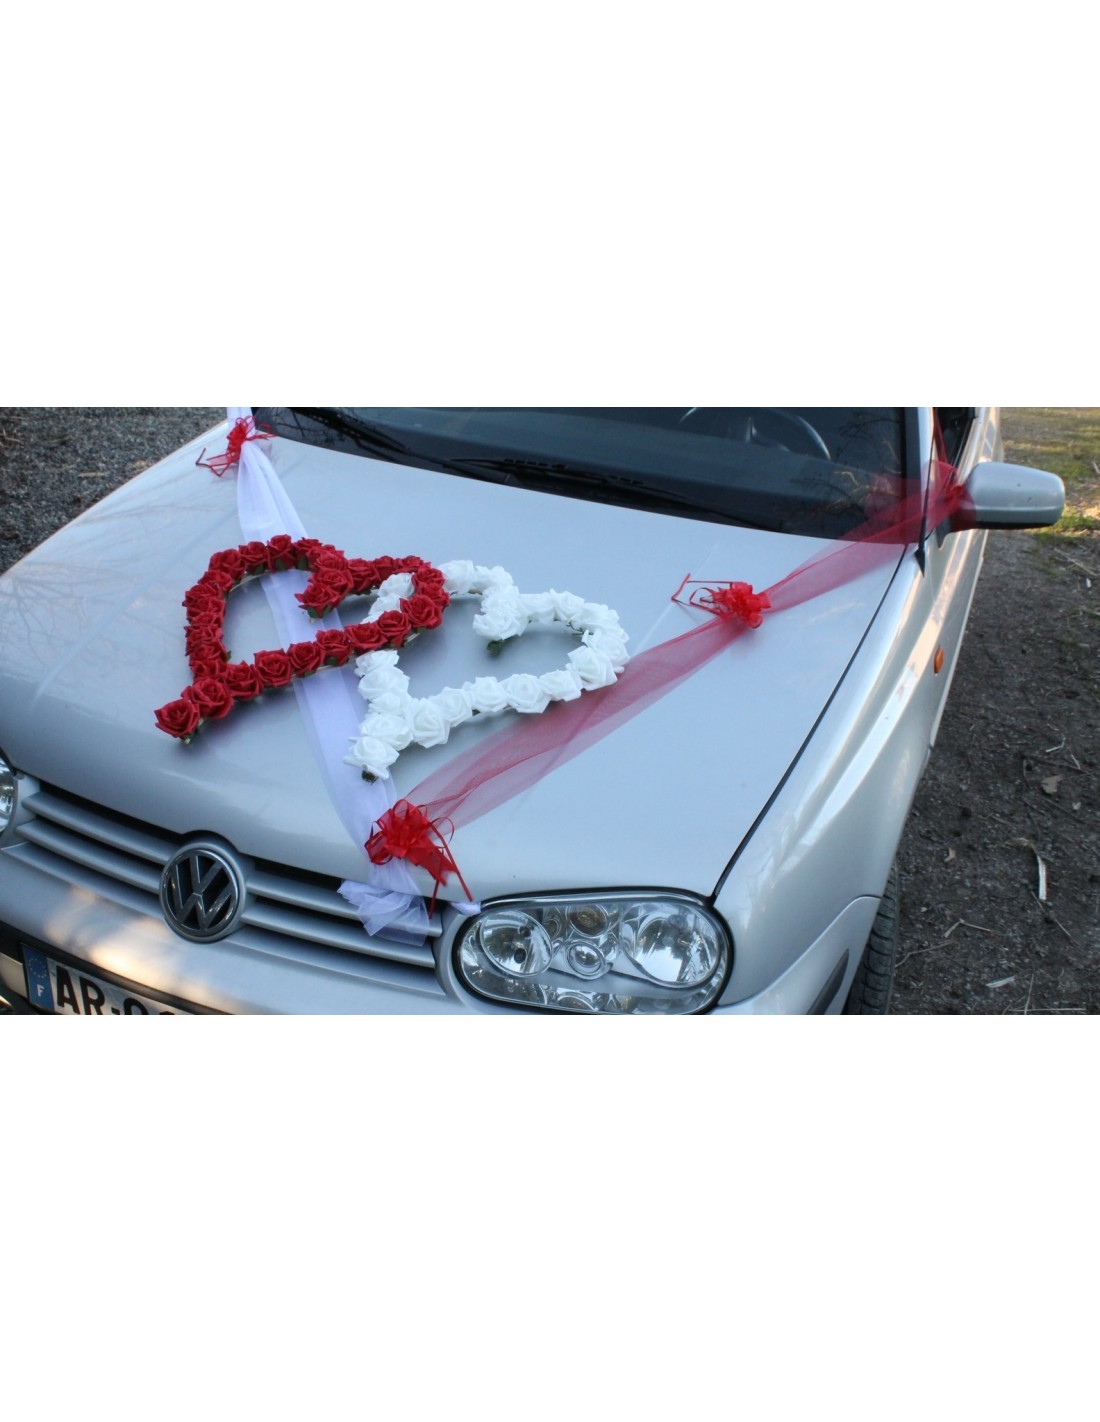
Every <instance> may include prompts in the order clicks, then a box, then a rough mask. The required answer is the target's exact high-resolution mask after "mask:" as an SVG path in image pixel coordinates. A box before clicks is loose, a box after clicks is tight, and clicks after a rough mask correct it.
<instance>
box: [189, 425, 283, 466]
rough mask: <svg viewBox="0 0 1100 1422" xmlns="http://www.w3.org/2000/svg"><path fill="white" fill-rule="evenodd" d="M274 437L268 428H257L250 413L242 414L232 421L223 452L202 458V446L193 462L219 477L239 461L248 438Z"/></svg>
mask: <svg viewBox="0 0 1100 1422" xmlns="http://www.w3.org/2000/svg"><path fill="white" fill-rule="evenodd" d="M274 438H275V436H274V435H273V434H272V433H271V432H270V430H258V429H257V428H256V425H255V422H254V420H253V419H252V416H251V415H242V416H241V418H240V419H239V420H235V421H234V424H233V428H232V429H231V430H230V431H229V435H228V438H227V439H226V448H225V453H224V454H215V455H214V457H213V459H203V457H202V455H203V454H205V453H206V449H205V447H204V448H203V451H202V454H200V455H199V457H198V459H196V460H195V463H196V464H197V465H198V467H199V468H200V469H209V470H210V472H211V473H212V474H216V475H217V476H218V478H219V479H220V478H221V477H222V475H223V474H224V473H225V471H226V470H227V469H231V468H232V467H233V465H234V464H236V463H238V462H239V460H240V457H241V450H242V449H243V448H244V446H245V445H246V444H247V443H248V441H249V440H254V439H274Z"/></svg>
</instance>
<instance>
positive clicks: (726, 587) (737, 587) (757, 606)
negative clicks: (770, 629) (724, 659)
mask: <svg viewBox="0 0 1100 1422" xmlns="http://www.w3.org/2000/svg"><path fill="white" fill-rule="evenodd" d="M686 587H694V588H695V591H694V592H693V593H692V594H691V596H690V597H689V598H688V599H687V601H686V602H685V601H684V599H683V598H682V597H681V596H680V594H681V593H682V592H683V590H684V589H685V588H686ZM672 601H673V602H678V603H679V604H680V605H681V607H698V608H700V609H701V610H702V611H703V612H709V613H712V614H713V615H714V616H715V617H736V618H738V619H739V621H741V622H743V623H744V624H745V626H746V627H759V626H760V624H761V623H762V622H763V621H764V616H763V614H764V613H765V612H768V611H770V609H771V602H770V600H769V598H768V594H767V593H758V592H753V590H752V584H751V583H718V584H717V585H716V586H714V587H711V586H710V584H709V583H703V582H696V581H695V580H694V579H693V578H692V577H691V574H690V573H689V574H688V576H687V577H686V578H685V579H684V581H683V582H682V583H681V584H680V586H679V587H678V588H677V589H676V591H675V593H674V594H673V597H672Z"/></svg>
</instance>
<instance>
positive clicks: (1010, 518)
mask: <svg viewBox="0 0 1100 1422" xmlns="http://www.w3.org/2000/svg"><path fill="white" fill-rule="evenodd" d="M1065 506H1066V490H1065V486H1064V485H1063V483H1062V481H1061V479H1059V478H1058V476H1057V474H1047V473H1045V472H1044V471H1043V470H1042V469H1028V468H1027V467H1026V465H1023V464H992V463H990V464H976V465H975V466H974V468H973V470H972V471H971V474H970V478H969V479H968V480H967V481H966V484H965V485H964V486H963V496H962V502H961V503H960V505H959V507H958V508H957V509H956V510H955V512H954V514H952V516H951V529H952V532H959V531H960V530H962V529H967V528H1049V526H1050V525H1051V524H1052V523H1057V522H1058V520H1059V519H1060V518H1061V517H1062V511H1063V510H1064V508H1065Z"/></svg>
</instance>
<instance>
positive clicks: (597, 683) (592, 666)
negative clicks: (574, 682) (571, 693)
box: [569, 647, 615, 691]
mask: <svg viewBox="0 0 1100 1422" xmlns="http://www.w3.org/2000/svg"><path fill="white" fill-rule="evenodd" d="M569 664H570V666H571V667H572V668H573V670H574V671H575V672H576V673H577V676H578V677H579V679H580V683H581V686H582V687H583V688H584V689H585V691H596V690H598V689H599V688H600V687H601V686H610V685H611V684H612V682H613V681H614V680H615V669H614V667H613V666H612V665H611V660H610V658H608V657H605V656H604V654H603V653H602V652H597V651H596V649H595V647H578V648H577V649H576V651H575V652H570V653H569Z"/></svg>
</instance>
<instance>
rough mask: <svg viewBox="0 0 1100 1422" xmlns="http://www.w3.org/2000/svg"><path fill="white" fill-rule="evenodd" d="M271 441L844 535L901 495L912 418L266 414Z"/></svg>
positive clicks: (784, 412)
mask: <svg viewBox="0 0 1100 1422" xmlns="http://www.w3.org/2000/svg"><path fill="white" fill-rule="evenodd" d="M256 418H257V422H258V423H259V424H261V425H265V426H267V427H268V428H269V429H271V430H272V431H273V432H274V433H276V434H279V435H283V436H286V437H288V438H291V439H297V440H304V441H306V442H308V443H313V444H317V445H321V446H323V447H326V448H331V449H338V450H343V451H347V452H353V453H358V454H362V455H367V456H370V457H373V458H379V459H385V460H387V461H389V462H391V463H395V464H407V465H417V466H421V467H427V468H434V469H439V470H441V471H443V472H445V473H448V474H451V475H455V476H457V477H460V478H467V479H480V480H490V481H493V482H497V483H500V484H505V485H513V486H517V487H523V488H529V489H538V490H542V491H544V492H548V493H553V494H559V495H562V496H563V497H568V498H578V499H593V500H598V501H600V502H603V503H618V504H624V505H628V506H630V507H634V508H647V509H654V510H657V511H660V512H663V513H670V514H673V515H678V516H681V517H685V518H702V519H710V520H713V521H715V522H729V523H742V524H746V525H749V526H751V527H758V528H765V529H770V530H775V531H780V532H788V533H802V534H811V535H815V536H818V537H827V538H840V537H843V536H844V535H845V534H848V533H850V532H851V531H852V530H853V529H855V528H857V527H858V526H859V525H860V524H861V523H863V522H864V521H865V519H866V518H867V517H868V515H869V514H870V513H875V512H879V511H880V510H881V508H882V504H883V500H884V498H885V499H889V498H890V497H900V495H901V492H902V488H903V481H904V479H905V476H906V467H905V457H904V449H905V412H904V411H903V410H901V409H896V408H891V407H883V408H871V407H862V406H853V407H839V406H824V407H813V408H811V407H798V408H794V407H778V406H736V407H733V406H731V407H685V406H677V407H672V406H668V407H597V406H560V407H496V406H492V407H489V406H477V407H441V406H433V407H428V406H423V407H422V406H415V407H398V406H345V407H333V408H315V407H310V408H305V407H295V408H258V409H257V410H256Z"/></svg>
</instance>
